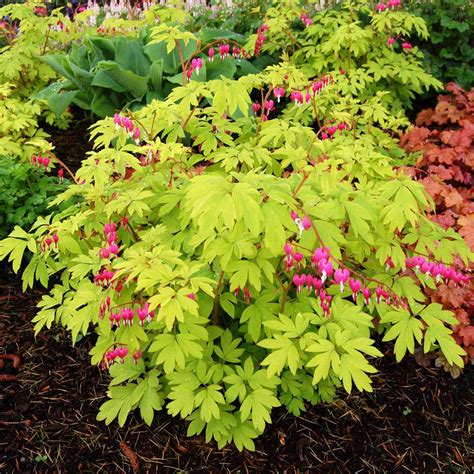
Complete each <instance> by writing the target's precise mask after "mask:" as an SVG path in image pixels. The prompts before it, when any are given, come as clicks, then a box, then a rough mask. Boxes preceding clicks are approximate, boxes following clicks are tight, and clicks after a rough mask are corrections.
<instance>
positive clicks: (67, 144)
mask: <svg viewBox="0 0 474 474" xmlns="http://www.w3.org/2000/svg"><path fill="white" fill-rule="evenodd" d="M93 123H94V121H91V120H90V119H89V118H87V117H85V116H84V114H83V113H82V111H80V110H79V111H76V112H74V119H73V120H72V121H71V123H70V125H69V128H68V129H67V130H60V129H58V128H55V127H51V126H49V125H45V124H43V125H42V128H43V129H44V131H45V132H47V133H49V135H50V141H51V142H52V143H53V145H54V150H53V151H54V154H55V155H56V156H57V157H58V158H59V159H60V160H61V161H62V162H63V163H65V164H66V166H67V167H68V168H69V169H70V170H71V171H72V172H73V173H75V172H76V171H77V170H78V169H79V168H80V166H81V162H82V160H83V159H84V158H86V153H87V152H88V151H91V150H92V143H91V142H90V141H89V139H90V130H89V127H90V126H91V125H92V124H93Z"/></svg>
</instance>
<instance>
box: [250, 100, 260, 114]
mask: <svg viewBox="0 0 474 474" xmlns="http://www.w3.org/2000/svg"><path fill="white" fill-rule="evenodd" d="M252 109H253V111H254V113H255V114H257V113H258V112H259V111H260V109H261V106H260V104H259V103H258V102H254V103H253V104H252Z"/></svg>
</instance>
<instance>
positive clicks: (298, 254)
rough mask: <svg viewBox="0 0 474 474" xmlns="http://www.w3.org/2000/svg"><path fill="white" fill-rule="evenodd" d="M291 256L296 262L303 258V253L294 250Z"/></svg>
mask: <svg viewBox="0 0 474 474" xmlns="http://www.w3.org/2000/svg"><path fill="white" fill-rule="evenodd" d="M293 258H294V259H295V260H296V262H297V263H300V262H301V260H303V254H302V253H300V252H295V253H294V254H293Z"/></svg>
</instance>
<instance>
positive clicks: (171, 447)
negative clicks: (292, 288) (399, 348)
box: [0, 267, 474, 473]
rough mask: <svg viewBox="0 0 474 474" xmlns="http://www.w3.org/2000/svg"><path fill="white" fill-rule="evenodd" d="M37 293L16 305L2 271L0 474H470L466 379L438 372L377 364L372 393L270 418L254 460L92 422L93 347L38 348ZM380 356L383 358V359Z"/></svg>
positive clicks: (52, 344)
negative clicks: (183, 473) (35, 331)
mask: <svg viewBox="0 0 474 474" xmlns="http://www.w3.org/2000/svg"><path fill="white" fill-rule="evenodd" d="M40 295H41V292H40V291H39V290H35V291H29V292H28V294H22V293H21V292H20V291H19V282H18V280H17V279H16V278H15V277H13V276H12V275H11V274H10V273H8V272H7V271H6V270H5V269H4V268H2V267H0V355H2V354H6V353H8V354H14V355H18V356H20V358H21V363H20V365H19V367H17V368H14V367H13V363H14V361H12V360H10V359H2V360H4V367H3V368H0V375H9V376H13V377H16V380H14V381H6V382H5V381H4V382H1V381H0V472H1V473H17V472H21V473H29V472H40V473H43V472H48V473H49V472H61V473H66V472H71V473H89V472H90V473H99V472H107V473H111V472H113V473H115V472H117V473H132V472H134V473H135V472H141V473H145V472H160V473H161V472H175V471H187V472H265V473H269V472H288V473H292V472H338V473H339V472H341V473H356V472H357V473H372V472H373V473H379V472H397V473H398V472H400V473H403V472H409V473H420V472H423V473H424V472H426V473H432V472H439V473H454V472H458V473H467V472H472V471H471V469H472V466H474V436H473V434H474V396H473V395H474V392H473V387H474V384H473V382H474V370H472V367H470V368H467V369H466V370H465V372H464V374H463V375H462V376H461V377H460V378H459V379H457V380H453V379H451V377H450V376H449V375H448V374H446V373H444V372H443V371H442V370H441V369H434V368H423V367H419V366H417V365H416V363H415V361H414V359H413V357H407V358H406V360H404V361H403V362H402V363H401V364H397V363H395V361H394V359H393V356H391V355H387V356H386V357H384V358H383V360H380V361H378V362H377V366H378V369H379V371H380V372H379V373H378V374H376V375H375V376H374V393H373V394H367V393H364V394H359V393H355V394H353V395H352V396H342V398H341V399H340V400H338V401H336V402H334V403H332V404H329V405H319V406H315V407H312V408H311V409H310V410H309V411H308V412H307V413H304V414H303V415H302V416H300V417H294V416H292V415H289V414H288V413H285V411H284V410H282V409H279V410H275V412H274V413H273V416H272V419H273V425H271V426H270V427H269V428H268V429H267V430H266V431H265V433H264V435H263V436H262V437H261V438H260V439H259V440H258V441H257V443H256V446H257V450H256V451H255V452H248V451H244V452H242V453H239V452H238V451H237V450H236V449H234V448H232V447H227V448H225V449H222V450H218V449H217V447H216V446H215V445H214V444H207V443H205V441H204V439H203V438H202V437H193V438H188V437H187V436H186V423H185V422H183V421H179V420H177V419H174V418H171V417H169V416H167V415H166V414H165V413H164V412H163V413H160V414H159V416H158V417H157V418H155V422H154V424H153V426H152V427H151V428H149V427H147V426H146V425H144V424H142V423H141V422H140V420H139V419H138V417H133V418H131V419H130V420H129V422H128V423H127V425H126V426H125V427H124V428H119V427H118V425H117V424H116V423H112V425H110V426H109V427H106V426H105V425H104V424H103V423H102V422H98V421H96V420H95V416H96V413H97V411H98V408H99V406H100V404H101V403H102V402H103V401H104V400H105V398H104V397H105V392H106V386H107V377H106V375H105V374H104V373H102V372H100V371H99V370H98V369H97V368H96V367H91V366H90V365H89V356H88V354H87V352H88V350H90V348H91V347H92V345H93V340H94V338H93V335H91V336H86V337H85V338H84V339H82V340H81V341H80V342H79V343H78V344H77V345H76V347H75V348H71V345H70V339H69V337H68V336H67V334H66V333H64V332H63V331H61V330H59V329H57V328H54V329H51V330H45V331H43V332H41V333H40V334H39V335H38V336H37V337H36V338H35V337H34V334H33V331H32V324H31V322H30V321H31V318H32V317H33V316H34V314H35V303H36V301H37V300H38V298H39V297H40ZM385 348H386V347H385Z"/></svg>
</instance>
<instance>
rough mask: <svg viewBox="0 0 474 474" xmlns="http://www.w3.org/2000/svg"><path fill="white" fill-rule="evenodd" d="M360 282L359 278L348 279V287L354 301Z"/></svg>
mask: <svg viewBox="0 0 474 474" xmlns="http://www.w3.org/2000/svg"><path fill="white" fill-rule="evenodd" d="M361 286H362V284H361V282H360V281H359V280H355V279H354V278H351V279H350V280H349V287H350V289H351V291H352V299H353V300H354V301H355V300H356V299H357V293H359V291H360V288H361Z"/></svg>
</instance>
